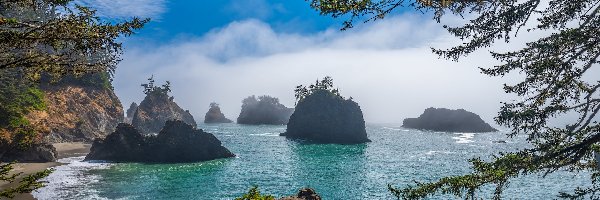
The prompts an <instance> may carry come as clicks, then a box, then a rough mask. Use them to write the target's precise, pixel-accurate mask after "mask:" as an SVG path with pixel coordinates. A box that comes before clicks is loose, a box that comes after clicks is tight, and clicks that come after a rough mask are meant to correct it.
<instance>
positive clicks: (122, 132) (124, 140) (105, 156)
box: [85, 120, 235, 163]
mask: <svg viewBox="0 0 600 200" xmlns="http://www.w3.org/2000/svg"><path fill="white" fill-rule="evenodd" d="M234 156H235V155H234V154H233V153H231V152H230V151H229V150H227V148H225V147H223V146H221V141H219V140H218V139H217V138H216V137H215V136H214V135H212V134H210V133H206V132H204V131H202V129H195V128H194V127H192V126H191V125H189V124H187V123H184V122H183V121H179V120H176V121H167V122H166V123H165V126H164V128H163V129H162V130H161V131H160V132H159V133H158V135H156V136H154V135H150V136H145V135H142V134H141V133H140V132H138V130H136V129H135V128H134V127H133V126H132V125H129V124H125V123H123V124H119V126H118V127H117V130H116V131H115V132H114V133H111V134H110V135H108V136H107V137H106V139H97V140H96V141H94V143H93V144H92V148H91V150H90V153H89V154H88V155H87V156H86V157H85V160H107V161H114V162H149V163H181V162H199V161H207V160H213V159H219V158H229V157H234Z"/></svg>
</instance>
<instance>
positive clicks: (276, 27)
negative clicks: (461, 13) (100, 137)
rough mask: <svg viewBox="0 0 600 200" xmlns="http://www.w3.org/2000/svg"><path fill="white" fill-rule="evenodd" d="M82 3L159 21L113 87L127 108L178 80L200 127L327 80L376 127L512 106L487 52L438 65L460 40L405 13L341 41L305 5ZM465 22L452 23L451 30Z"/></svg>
mask: <svg viewBox="0 0 600 200" xmlns="http://www.w3.org/2000/svg"><path fill="white" fill-rule="evenodd" d="M76 3H81V4H84V5H87V6H90V7H92V8H95V9H97V10H98V12H99V14H100V15H102V16H104V17H107V18H111V19H115V20H122V19H127V18H130V17H132V16H139V17H150V18H152V19H153V21H152V22H150V23H149V24H148V25H147V26H146V27H145V28H144V29H143V30H141V31H139V33H138V34H136V35H134V36H132V37H130V38H125V39H124V40H123V41H124V50H125V51H124V55H123V57H122V59H123V61H122V62H121V63H120V64H119V66H118V68H117V73H116V76H115V78H114V81H113V85H114V87H115V91H116V93H117V95H118V96H119V98H120V99H121V101H122V102H123V105H129V104H130V103H131V102H138V103H139V102H140V101H141V100H142V99H143V98H144V94H143V93H142V90H141V87H139V85H140V84H141V83H143V82H145V81H146V79H147V78H148V77H150V76H151V75H154V77H155V79H156V80H157V81H158V82H159V83H161V82H163V81H166V80H169V81H171V83H172V88H173V93H172V94H173V95H174V96H175V101H176V102H177V103H178V104H179V105H180V106H181V107H183V108H184V109H186V110H190V112H191V113H192V114H193V115H194V117H195V118H196V121H199V122H200V121H202V120H203V119H204V113H205V112H206V111H207V110H208V105H209V104H210V102H217V103H219V104H220V105H221V110H222V111H223V112H224V113H225V115H226V116H227V117H228V118H231V119H235V118H236V117H237V115H238V114H239V111H240V106H241V100H242V99H244V98H245V97H247V96H250V95H271V96H275V97H278V98H279V99H280V101H281V102H282V103H283V104H284V105H287V106H288V107H293V105H294V94H293V89H294V88H295V86H296V85H300V84H308V83H311V82H313V81H314V80H315V79H317V78H322V77H324V76H332V77H333V79H334V83H335V85H336V86H338V87H339V88H340V89H341V94H342V95H344V96H346V97H350V96H351V97H353V99H354V100H355V101H357V102H358V103H359V105H360V106H361V108H362V110H363V113H364V116H365V120H366V121H367V122H385V123H401V122H402V120H403V119H404V118H407V117H416V116H418V115H419V114H421V113H422V112H423V110H424V109H425V108H428V107H445V108H453V109H457V108H465V109H467V110H470V111H472V112H475V113H478V114H480V115H481V116H482V117H483V118H484V119H485V120H486V121H488V122H492V121H493V120H492V118H493V117H494V116H495V115H496V113H497V110H498V108H499V106H500V104H499V102H500V101H502V100H506V98H505V96H504V95H503V92H502V83H504V81H503V80H500V79H494V78H489V77H486V76H483V75H481V74H480V73H479V70H478V69H477V67H480V66H484V67H485V66H489V65H490V64H491V63H494V61H493V60H492V59H490V57H489V54H488V53H487V50H483V51H479V52H475V53H474V55H472V56H470V57H468V58H465V59H463V60H461V62H458V63H457V62H451V61H447V60H443V59H439V58H438V57H437V56H435V55H433V54H432V53H431V49H430V48H431V47H435V48H448V47H452V46H454V45H456V44H459V43H460V42H461V41H459V40H457V39H456V38H453V37H450V36H449V35H448V34H447V32H446V30H444V29H443V28H442V24H438V23H436V22H435V21H434V20H432V19H431V16H428V15H423V14H422V13H420V12H415V11H410V10H406V11H403V12H396V13H394V14H393V15H391V16H389V17H387V18H386V19H384V20H378V21H376V22H372V23H367V24H363V23H361V22H358V23H357V24H356V25H357V26H356V27H355V28H353V29H350V30H347V31H343V32H342V31H340V30H339V28H340V27H341V26H342V21H343V19H332V18H330V17H328V16H320V15H319V14H318V12H317V11H315V10H313V9H311V8H310V7H309V4H308V3H307V2H305V1H304V0H212V1H181V0H178V1H175V0H76ZM463 22H464V19H461V18H459V17H451V16H450V17H447V18H446V19H445V20H444V21H443V24H450V25H452V24H462V23H463ZM533 37H536V36H533ZM524 38H525V39H530V38H531V37H524ZM517 42H519V41H517ZM495 48H497V49H508V46H507V45H498V46H496V47H495Z"/></svg>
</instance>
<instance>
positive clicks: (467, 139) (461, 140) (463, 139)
mask: <svg viewBox="0 0 600 200" xmlns="http://www.w3.org/2000/svg"><path fill="white" fill-rule="evenodd" d="M455 134H456V135H458V136H456V137H452V139H455V140H456V143H458V144H466V143H472V142H474V141H473V140H472V139H473V138H474V137H475V133H455Z"/></svg>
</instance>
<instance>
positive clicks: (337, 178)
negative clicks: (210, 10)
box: [34, 124, 589, 199]
mask: <svg viewBox="0 0 600 200" xmlns="http://www.w3.org/2000/svg"><path fill="white" fill-rule="evenodd" d="M200 127H201V128H203V129H204V130H205V131H207V132H210V133H213V134H214V135H215V136H216V137H217V138H218V139H219V140H221V141H222V142H223V145H224V146H225V147H227V148H229V149H230V150H231V151H232V152H233V153H235V154H236V155H237V157H236V158H232V159H220V160H214V161H208V162H200V163H189V164H137V163H119V164H104V163H87V162H83V163H82V162H79V161H73V162H71V164H69V165H64V166H60V167H59V168H58V169H57V172H55V173H53V174H52V175H51V176H50V177H49V178H47V180H48V181H49V182H50V183H49V185H51V186H52V187H47V188H42V189H40V190H39V191H38V192H36V193H34V195H35V196H36V197H37V198H40V199H56V198H60V197H66V196H61V195H68V194H78V196H77V198H78V199H103V198H105V199H233V198H234V197H237V196H239V195H240V194H242V193H244V192H247V190H248V189H249V188H250V187H251V186H252V185H258V186H260V189H261V191H262V192H265V193H268V194H274V195H276V196H287V195H291V194H294V193H296V191H297V190H298V189H300V188H302V187H312V188H315V189H316V191H317V192H318V193H319V194H320V195H321V196H322V197H323V198H324V199H391V198H393V196H392V195H391V194H390V193H389V192H388V191H387V184H393V185H394V186H406V185H407V184H412V183H413V182H412V181H413V180H417V181H435V180H437V179H439V178H441V177H445V176H449V175H462V174H465V173H469V172H470V168H469V167H470V165H469V163H468V162H467V159H469V158H473V157H482V158H484V159H486V158H489V156H490V155H492V154H494V153H497V152H499V151H514V150H516V149H522V148H525V147H528V144H526V143H525V142H524V138H523V137H521V136H519V137H516V138H513V139H507V138H506V137H505V135H504V133H502V132H497V133H477V134H468V133H458V134H453V133H442V132H423V131H417V130H411V129H403V128H399V126H398V125H397V124H394V125H390V124H368V125H367V132H368V134H369V138H370V139H371V140H372V141H373V142H370V143H366V144H360V145H334V144H304V143H299V142H296V141H291V140H287V139H285V138H284V137H279V136H277V134H278V133H280V132H283V131H285V126H267V125H262V126H247V125H237V124H220V125H206V124H200ZM499 140H504V141H506V143H495V142H494V141H499ZM82 166H88V167H82ZM89 166H96V167H89ZM82 174H85V176H83V175H82ZM63 177H70V178H69V179H68V180H69V182H63V181H64V180H67V179H64V178H63ZM588 180H589V179H588V175H587V174H571V173H566V172H559V173H556V174H552V175H550V176H548V177H546V178H544V179H540V178H539V177H538V175H529V176H525V177H522V178H518V179H515V180H513V181H511V184H510V188H509V189H508V191H507V192H506V193H505V194H506V196H505V197H506V198H507V199H554V198H556V195H557V194H558V192H559V191H563V192H570V191H572V189H573V188H574V187H575V186H586V185H588ZM565 183H567V184H565ZM57 191H60V192H57ZM492 191H493V188H491V187H485V188H483V189H482V191H481V197H483V198H484V199H488V198H489V197H491V196H490V194H491V193H492ZM524 191H526V192H524ZM68 197H72V196H68ZM436 198H437V199H448V198H453V197H450V196H438V197H436Z"/></svg>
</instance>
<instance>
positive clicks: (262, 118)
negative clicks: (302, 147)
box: [237, 95, 294, 125]
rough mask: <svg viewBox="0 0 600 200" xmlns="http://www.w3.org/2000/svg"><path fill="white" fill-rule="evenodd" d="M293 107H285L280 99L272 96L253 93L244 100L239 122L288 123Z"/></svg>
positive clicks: (254, 123) (256, 123)
mask: <svg viewBox="0 0 600 200" xmlns="http://www.w3.org/2000/svg"><path fill="white" fill-rule="evenodd" d="M293 112H294V109H293V108H288V107H285V106H284V105H283V104H281V103H279V99H278V98H275V97H271V96H267V95H265V96H259V97H258V99H257V98H256V97H255V96H254V95H252V96H249V97H248V98H246V99H244V100H243V101H242V111H241V112H240V116H239V117H238V118H237V123H238V124H252V125H258V124H274V125H281V124H287V123H288V120H289V119H290V115H292V113H293Z"/></svg>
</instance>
